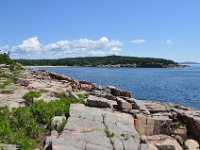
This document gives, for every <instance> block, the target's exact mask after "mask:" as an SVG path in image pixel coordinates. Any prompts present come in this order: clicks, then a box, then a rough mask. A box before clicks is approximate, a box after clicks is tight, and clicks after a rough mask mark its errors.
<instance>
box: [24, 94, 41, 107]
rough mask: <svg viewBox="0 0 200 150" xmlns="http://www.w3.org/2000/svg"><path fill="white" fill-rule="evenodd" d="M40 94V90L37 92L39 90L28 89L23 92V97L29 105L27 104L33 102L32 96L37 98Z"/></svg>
mask: <svg viewBox="0 0 200 150" xmlns="http://www.w3.org/2000/svg"><path fill="white" fill-rule="evenodd" d="M40 96H41V92H39V91H29V92H27V93H25V95H24V96H23V99H25V100H26V104H27V105H28V106H29V105H31V104H33V99H34V98H38V97H40Z"/></svg>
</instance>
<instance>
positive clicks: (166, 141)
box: [142, 135, 183, 150]
mask: <svg viewBox="0 0 200 150" xmlns="http://www.w3.org/2000/svg"><path fill="white" fill-rule="evenodd" d="M142 138H143V140H145V141H146V143H147V144H148V145H149V148H150V150H183V149H182V147H181V146H180V144H179V143H178V142H177V141H176V140H175V139H174V138H172V137H170V136H167V135H153V136H143V137H142Z"/></svg>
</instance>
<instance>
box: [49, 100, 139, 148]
mask: <svg viewBox="0 0 200 150" xmlns="http://www.w3.org/2000/svg"><path fill="white" fill-rule="evenodd" d="M105 131H107V132H105ZM51 142H52V147H51V148H52V149H56V150H68V149H69V150H71V149H73V150H74V149H75V150H76V149H77V150H85V149H87V150H94V149H95V150H96V149H97V150H98V149H99V150H113V149H116V150H118V149H119V150H121V149H124V148H125V149H126V150H136V149H139V148H140V138H139V135H138V134H137V132H136V131H135V128H134V120H133V118H132V116H131V115H129V114H125V113H120V112H113V111H111V110H107V109H106V110H105V109H99V108H92V107H86V106H84V105H82V104H72V105H71V106H70V117H69V119H68V123H67V125H66V126H65V128H64V131H63V132H62V133H61V135H60V136H59V137H58V138H57V139H52V141H51ZM111 143H112V144H111Z"/></svg>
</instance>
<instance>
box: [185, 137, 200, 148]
mask: <svg viewBox="0 0 200 150" xmlns="http://www.w3.org/2000/svg"><path fill="white" fill-rule="evenodd" d="M185 147H186V148H187V149H188V150H199V143H198V142H197V141H195V140H193V139H188V140H186V141H185Z"/></svg>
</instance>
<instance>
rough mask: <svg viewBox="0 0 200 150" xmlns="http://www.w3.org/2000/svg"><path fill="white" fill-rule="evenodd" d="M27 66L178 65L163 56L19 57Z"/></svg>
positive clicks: (162, 66) (159, 66) (20, 61)
mask: <svg viewBox="0 0 200 150" xmlns="http://www.w3.org/2000/svg"><path fill="white" fill-rule="evenodd" d="M17 61H18V62H19V63H21V64H23V65H25V66H90V67H157V68H164V67H178V66H179V65H178V64H177V63H176V62H174V61H172V60H167V59H162V58H145V57H129V56H114V55H113V56H104V57H76V58H61V59H19V60H17Z"/></svg>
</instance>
